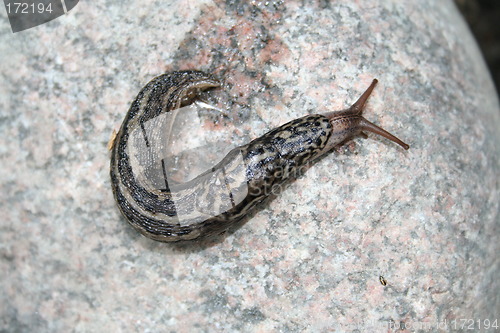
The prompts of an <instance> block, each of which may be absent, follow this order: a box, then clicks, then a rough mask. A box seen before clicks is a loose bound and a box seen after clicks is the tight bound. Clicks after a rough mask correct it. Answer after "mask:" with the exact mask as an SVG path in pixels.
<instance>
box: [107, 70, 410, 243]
mask: <svg viewBox="0 0 500 333" xmlns="http://www.w3.org/2000/svg"><path fill="white" fill-rule="evenodd" d="M376 83H377V80H373V82H372V84H371V85H370V87H369V88H368V89H367V90H366V91H365V92H364V93H363V95H362V96H361V97H360V98H359V99H358V101H357V102H356V103H354V104H353V105H352V106H351V107H350V108H349V109H346V110H343V111H337V112H328V113H325V114H322V115H321V114H314V115H307V116H304V117H301V118H298V119H295V120H292V121H290V122H288V123H286V124H284V125H282V126H280V127H278V128H275V129H273V130H271V131H269V132H268V133H266V134H264V135H262V136H261V137H259V138H257V139H255V140H253V141H251V142H250V143H248V144H246V145H243V146H239V147H236V148H234V149H232V150H231V151H230V152H229V153H228V154H227V155H226V156H225V157H224V158H223V159H222V160H221V161H220V162H219V163H218V164H217V165H215V166H214V167H213V168H211V169H210V170H207V171H206V172H204V173H203V174H201V175H199V176H197V177H196V178H194V179H192V180H191V181H188V182H186V183H183V184H172V182H169V180H168V179H167V176H166V175H165V170H164V161H163V160H162V159H161V158H160V157H158V156H156V155H157V154H154V153H152V152H150V149H149V148H150V145H151V144H152V138H151V137H148V135H147V134H146V131H145V127H146V124H147V123H148V121H150V120H153V119H154V118H155V117H157V116H159V115H161V114H162V113H164V112H169V111H172V110H175V109H178V108H180V107H181V106H182V105H187V104H189V103H190V102H192V101H193V100H194V99H195V98H196V93H197V92H198V91H200V90H203V89H209V88H215V87H220V83H219V82H218V81H217V80H216V79H214V78H213V77H212V76H210V75H207V74H205V73H203V72H199V71H180V72H172V73H169V74H164V75H161V76H158V77H156V78H154V79H153V80H152V81H150V82H149V83H148V84H147V85H146V86H145V87H144V88H143V89H142V90H141V92H140V93H139V95H138V96H137V98H136V99H135V100H134V101H133V103H132V105H131V107H130V109H129V111H128V113H127V115H126V117H125V119H124V121H123V123H122V126H121V128H120V130H119V132H118V134H117V136H116V138H115V141H114V143H113V145H112V152H111V172H110V174H111V184H112V188H113V193H114V196H115V199H116V202H117V204H118V207H119V208H120V211H121V212H122V214H123V215H124V216H125V217H126V219H127V220H128V222H129V223H130V224H131V225H132V226H133V227H134V228H135V229H137V230H138V231H139V232H141V233H142V234H143V235H145V236H146V237H149V238H151V239H154V240H157V241H163V242H174V241H180V240H192V239H197V238H200V237H205V236H208V235H213V234H217V233H221V232H223V231H225V230H227V229H228V228H229V227H230V226H231V225H232V224H234V223H235V222H237V221H238V220H240V219H241V218H243V217H244V216H245V215H246V214H247V213H249V212H250V211H251V210H252V209H253V208H254V207H255V206H256V205H257V204H258V203H260V202H261V201H263V200H264V199H266V198H267V197H268V196H269V195H270V194H272V193H273V189H274V188H275V187H276V186H279V185H280V184H282V183H283V182H285V181H286V180H287V179H289V178H293V177H294V176H295V175H296V174H297V171H298V170H299V168H301V167H303V166H305V165H307V164H308V163H309V162H311V161H313V160H314V159H316V158H318V157H319V156H321V155H322V154H325V153H327V152H329V151H330V150H331V149H332V148H333V147H335V146H337V145H339V144H341V143H343V142H345V141H347V140H349V139H350V138H352V137H354V136H356V135H359V134H363V132H362V131H370V132H374V133H377V134H379V135H382V136H384V137H386V138H388V139H390V140H392V141H394V142H396V143H398V144H399V145H401V146H402V147H403V148H404V149H408V148H409V146H408V145H407V144H405V143H403V142H402V141H401V140H399V139H398V138H396V137H394V136H393V135H391V134H390V133H388V132H386V131H385V130H383V129H381V128H379V127H378V126H376V125H374V124H372V123H370V122H368V121H367V120H366V119H364V118H363V117H362V116H361V113H362V111H363V107H364V105H365V102H366V100H367V99H368V97H369V95H370V94H371V92H372V91H373V88H374V87H375V85H376ZM133 133H140V135H135V136H134V134H133ZM134 137H140V138H141V140H143V141H144V142H145V144H144V145H143V147H144V148H143V149H141V151H137V149H136V150H134V145H133V144H131V142H132V141H133V138H134ZM141 154H142V155H143V158H142V159H138V158H137V155H141ZM141 161H142V162H141ZM144 161H146V162H144ZM148 169H156V170H157V171H156V173H157V174H161V172H162V170H163V177H159V178H161V180H160V181H158V180H157V179H156V178H158V177H156V178H155V177H151V176H148ZM150 174H151V171H150ZM152 179H156V180H152Z"/></svg>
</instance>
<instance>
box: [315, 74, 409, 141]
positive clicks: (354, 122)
mask: <svg viewBox="0 0 500 333" xmlns="http://www.w3.org/2000/svg"><path fill="white" fill-rule="evenodd" d="M377 82H378V80H377V79H374V80H373V81H372V83H371V85H370V86H369V87H368V89H366V91H365V92H364V93H363V94H362V95H361V97H359V99H358V100H357V101H356V102H355V103H354V104H353V105H352V106H351V107H350V108H349V109H347V110H343V111H334V112H328V113H325V114H324V116H325V117H327V118H328V119H329V120H330V123H331V124H332V126H333V132H332V137H331V138H330V140H329V142H328V146H329V147H330V148H332V147H333V146H336V145H338V144H341V143H343V142H345V141H347V140H349V139H351V138H352V137H354V136H356V135H358V134H362V135H365V134H364V133H363V131H368V132H372V133H375V134H378V135H381V136H383V137H384V138H387V139H389V140H391V141H393V142H395V143H397V144H398V145H400V146H401V147H403V148H404V149H409V148H410V146H409V145H408V144H406V143H404V142H403V141H401V140H400V139H398V138H397V137H395V136H394V135H392V134H391V133H389V132H387V131H386V130H384V129H383V128H380V127H378V126H377V125H375V124H373V123H371V122H369V121H368V120H366V119H365V118H364V117H363V116H362V113H363V110H364V107H365V104H366V101H367V100H368V97H369V96H370V94H371V93H372V91H373V89H374V88H375V86H376V85H377ZM365 136H366V135H365Z"/></svg>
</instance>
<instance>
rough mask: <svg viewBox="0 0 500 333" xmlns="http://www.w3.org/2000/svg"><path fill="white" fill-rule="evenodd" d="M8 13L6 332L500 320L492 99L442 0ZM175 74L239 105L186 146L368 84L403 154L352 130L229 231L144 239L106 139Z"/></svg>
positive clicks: (1, 249)
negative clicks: (194, 76)
mask: <svg viewBox="0 0 500 333" xmlns="http://www.w3.org/2000/svg"><path fill="white" fill-rule="evenodd" d="M0 27H1V28H2V31H3V32H4V33H3V34H1V35H0V50H1V52H0V73H1V75H0V77H1V79H0V87H1V89H0V91H1V93H0V131H1V134H2V135H1V136H0V161H1V162H0V168H1V169H0V175H1V176H0V186H1V191H0V208H1V212H2V217H3V218H2V221H1V222H0V230H1V233H0V244H1V245H0V271H1V272H2V275H1V277H2V278H1V279H0V281H1V282H0V283H1V286H2V291H3V292H2V293H1V294H0V295H1V296H0V318H2V319H1V321H0V330H3V331H36V332H56V331H59V332H60V331H72V330H75V331H84V332H89V331H176V332H197V331H209V332H215V331H217V332H219V331H244V332H247V331H253V332H278V331H286V332H299V331H300V332H302V331H315V332H318V331H320V332H352V331H356V330H358V331H359V332H369V331H370V332H372V331H373V332H400V331H403V332H409V331H412V330H411V329H410V328H409V327H413V328H415V327H418V325H420V326H422V325H427V327H428V329H427V331H429V332H431V331H432V332H448V331H450V330H452V329H451V326H449V325H451V324H450V323H451V322H452V321H453V320H461V319H471V320H475V325H477V320H485V319H489V320H494V319H498V309H499V308H500V304H499V303H498V302H499V300H498V297H497V295H496V293H495V291H497V290H499V289H500V286H499V282H498V278H497V276H498V274H499V265H498V259H496V258H497V253H499V252H500V247H499V245H498V244H499V243H498V241H497V237H498V234H499V203H500V189H499V187H500V184H499V180H498V174H499V173H500V165H499V160H498V156H500V151H499V147H500V137H499V134H498V133H499V132H498V127H499V126H500V113H499V112H498V110H499V104H498V98H497V96H496V94H495V92H494V89H493V85H492V83H491V80H490V77H489V75H488V73H487V72H486V70H485V67H484V63H483V61H482V58H481V55H480V54H479V53H478V50H477V47H476V45H475V43H474V41H473V40H472V38H471V36H470V34H469V32H468V31H467V29H466V27H465V26H464V23H463V22H462V20H461V18H460V16H459V14H458V12H457V11H456V10H455V8H453V7H452V4H451V3H448V2H436V1H432V0H424V1H420V2H418V6H417V5H416V4H414V3H400V2H394V1H391V0H379V1H375V2H370V3H368V2H363V1H350V2H323V1H312V2H303V1H286V2H282V1H270V2H257V1H253V2H244V1H229V2H228V1H218V0H217V1H213V2H209V1H188V0H183V1H172V2H169V3H161V4H160V3H158V2H154V1H141V2H137V3H120V2H117V3H114V4H108V3H99V2H92V3H89V2H79V3H78V5H77V6H76V7H75V8H74V9H73V10H72V11H71V12H70V13H69V14H68V15H65V16H62V17H60V18H58V19H56V20H54V21H51V22H49V23H48V24H44V25H41V26H38V27H36V28H33V29H30V30H27V31H25V32H21V33H16V34H12V33H11V32H10V28H9V27H8V20H6V19H5V20H2V23H1V24H0ZM180 69H200V70H204V71H207V72H210V73H213V74H214V75H215V76H216V77H218V78H219V79H220V80H221V81H222V83H223V88H222V89H219V90H217V91H214V92H213V94H215V95H217V96H219V97H220V100H219V102H218V103H219V104H220V105H218V106H220V107H221V108H223V109H224V112H227V113H228V115H229V116H228V117H222V118H221V117H206V118H202V121H201V122H200V126H199V128H197V129H194V130H192V132H190V134H191V135H192V136H193V140H192V141H193V142H198V141H203V140H204V139H205V138H210V137H213V139H214V140H216V141H217V140H222V142H227V143H229V144H234V145H236V144H239V143H240V142H243V141H244V140H250V139H253V138H256V137H258V136H260V135H262V134H263V133H265V132H266V131H268V130H270V129H272V128H274V127H276V126H279V125H281V124H283V123H285V122H287V121H289V120H291V119H294V118H297V117H301V116H303V115H305V114H310V113H318V112H328V111H332V110H340V109H344V108H346V107H348V106H350V105H351V104H352V103H353V102H354V101H355V100H356V99H357V98H358V97H359V95H360V94H361V93H362V92H363V91H364V90H365V89H366V88H367V86H368V85H369V84H370V82H371V80H372V79H373V78H377V79H379V84H378V86H377V87H376V89H375V91H374V92H373V94H372V96H371V97H370V99H369V101H368V104H367V107H366V110H365V113H364V115H365V117H366V118H367V119H368V120H370V121H372V122H374V123H376V124H377V125H380V126H381V127H383V128H385V129H387V130H388V131H390V132H392V133H394V134H395V135H397V136H398V137H401V139H403V140H404V141H407V142H408V143H409V144H410V146H411V148H410V150H408V151H404V150H402V149H401V147H399V146H397V145H395V144H393V143H391V142H389V141H387V140H385V139H383V138H379V137H377V136H376V135H372V134H370V135H369V138H368V139H362V138H356V139H354V140H353V141H351V142H349V143H347V144H346V145H344V146H343V147H340V148H337V149H335V150H334V151H333V152H332V153H330V154H329V155H327V156H325V157H324V158H322V159H321V160H319V161H317V162H316V163H315V164H314V165H311V166H308V167H307V168H305V170H306V172H305V173H304V174H303V175H302V176H300V177H299V178H298V179H297V180H296V181H294V182H291V183H289V184H287V186H284V187H283V188H282V189H280V191H279V192H280V193H279V195H278V196H276V198H274V199H273V200H271V201H270V202H268V203H266V204H265V205H264V206H263V207H262V208H261V210H259V211H258V212H255V213H253V214H251V216H249V217H247V218H246V219H245V221H244V223H242V224H241V225H240V226H239V228H235V229H234V230H231V231H230V232H228V233H227V234H226V235H223V236H221V237H219V238H217V239H213V240H208V241H206V242H204V243H197V244H193V245H189V244H181V245H172V244H161V243H157V242H154V241H151V240H149V239H146V238H144V237H142V236H140V235H139V234H138V233H137V232H136V231H135V230H133V229H132V228H131V227H130V226H128V224H127V223H126V221H125V220H124V219H123V218H122V217H121V216H120V213H119V211H118V209H117V207H116V205H115V203H114V200H113V195H112V193H111V188H110V179H109V154H108V152H107V150H106V145H107V143H108V140H109V138H110V136H111V132H112V131H113V130H116V129H118V128H119V126H120V124H121V121H122V119H123V117H124V116H125V113H126V111H127V109H128V108H129V105H130V102H131V101H132V100H133V99H134V98H135V96H136V94H137V93H138V91H139V90H140V88H141V87H143V86H144V85H145V84H146V83H147V82H148V81H149V80H150V79H152V78H153V77H155V76H157V75H160V74H162V73H164V72H166V71H171V70H180ZM213 119H217V121H214V120H213ZM176 148H179V147H176ZM228 148H230V147H228ZM381 275H382V276H384V278H385V279H386V280H387V286H385V287H384V286H382V285H381V284H380V282H379V276H381ZM438 324H440V326H436V325H438ZM429 325H430V326H429ZM446 325H448V326H446ZM429 327H430V328H429ZM476 328H477V327H475V330H479V329H476ZM423 331H426V330H423Z"/></svg>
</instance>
